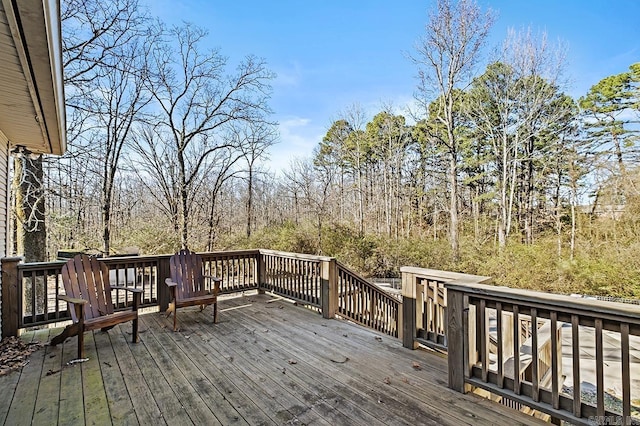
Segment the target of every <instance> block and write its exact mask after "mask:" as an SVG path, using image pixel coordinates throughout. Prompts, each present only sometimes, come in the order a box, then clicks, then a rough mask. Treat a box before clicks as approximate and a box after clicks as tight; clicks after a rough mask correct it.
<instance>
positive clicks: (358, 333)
mask: <svg viewBox="0 0 640 426" xmlns="http://www.w3.org/2000/svg"><path fill="white" fill-rule="evenodd" d="M219 306H220V309H221V312H220V321H219V323H218V324H215V325H213V324H211V312H210V311H209V309H211V307H209V308H207V310H206V311H205V312H203V313H201V312H199V311H198V309H197V308H196V309H183V310H182V311H181V312H180V314H181V315H180V316H179V321H180V325H181V330H180V331H179V332H175V333H174V332H173V331H171V325H170V319H167V318H165V317H164V315H162V314H160V313H149V314H145V315H142V316H141V318H140V319H141V321H140V322H141V326H140V329H141V333H140V343H138V344H132V343H130V337H131V336H130V332H131V325H130V324H125V325H121V326H117V327H116V328H114V329H113V330H111V331H110V332H108V333H102V332H99V331H98V332H95V333H93V334H92V333H87V334H86V339H85V349H86V354H87V356H88V358H89V360H88V361H86V362H83V363H76V364H70V365H69V364H68V363H69V362H70V361H71V360H73V359H74V357H75V355H76V338H72V339H69V340H67V342H66V343H65V344H64V345H60V346H58V347H49V346H46V347H45V348H44V349H40V350H38V351H37V352H35V353H34V354H32V355H31V357H30V361H29V363H28V364H27V365H26V366H25V367H24V368H23V369H22V370H21V371H18V372H13V373H11V374H9V375H7V376H3V377H0V388H2V397H1V398H0V424H7V425H20V424H89V423H91V424H154V425H156V424H180V425H182V424H207V425H211V424H223V425H228V424H252V425H253V424H327V425H352V424H366V425H383V424H384V425H387V424H412V425H414V424H438V425H441V424H450V425H460V424H473V425H482V424H506V423H508V424H540V423H542V422H541V421H540V420H538V419H535V418H532V417H528V416H526V415H524V414H522V413H520V412H517V411H514V410H512V409H510V408H507V407H504V406H502V405H500V404H497V403H494V402H491V401H489V400H486V399H483V398H480V397H478V396H474V395H473V394H460V393H458V392H455V391H453V390H450V389H449V388H448V387H447V374H448V373H447V361H446V358H444V357H442V356H441V355H438V354H436V353H432V352H428V351H426V350H416V351H411V350H407V349H404V348H403V347H402V343H401V342H400V341H399V340H397V339H393V338H391V337H388V336H386V335H383V334H380V333H377V332H374V331H371V330H368V329H366V328H364V327H360V326H357V325H354V324H352V323H349V322H347V321H342V320H327V319H323V318H322V317H321V316H320V315H318V314H315V313H313V312H311V311H309V310H307V309H304V308H302V307H298V306H294V305H293V304H292V303H290V302H287V301H284V300H281V299H278V298H274V297H272V296H269V295H257V294H256V295H250V296H243V297H235V298H228V299H222V300H221V301H220V302H219ZM57 332H59V329H45V330H38V331H35V332H28V333H25V334H24V335H23V339H27V340H30V339H33V340H36V341H41V342H47V341H48V340H49V339H50V338H51V337H52V336H54V335H55V334H57Z"/></svg>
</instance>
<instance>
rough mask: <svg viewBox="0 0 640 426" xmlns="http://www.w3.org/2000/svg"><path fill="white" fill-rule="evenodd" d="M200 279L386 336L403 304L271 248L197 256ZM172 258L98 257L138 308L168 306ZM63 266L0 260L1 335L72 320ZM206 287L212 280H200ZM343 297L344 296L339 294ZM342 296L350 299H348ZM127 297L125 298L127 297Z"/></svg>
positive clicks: (317, 261) (314, 260)
mask: <svg viewBox="0 0 640 426" xmlns="http://www.w3.org/2000/svg"><path fill="white" fill-rule="evenodd" d="M200 255H201V256H202V260H203V266H204V273H205V275H207V276H216V277H219V278H221V279H222V283H221V292H222V294H225V293H237V292H242V291H247V290H256V289H257V290H260V291H270V292H273V293H274V294H277V295H280V296H283V297H286V298H288V299H292V300H295V301H297V302H299V303H300V304H301V305H304V306H307V307H311V308H314V309H315V310H317V311H320V312H321V313H322V314H323V316H325V317H326V318H333V317H335V316H336V315H340V316H342V317H345V318H349V319H351V320H354V321H356V322H359V323H361V324H363V325H365V326H367V327H370V328H373V329H376V330H379V331H382V332H384V333H387V334H389V335H392V336H399V331H398V319H399V315H400V314H399V312H400V311H401V303H400V302H399V301H398V300H395V299H394V298H393V297H391V296H387V295H386V294H384V293H383V292H382V291H380V290H379V289H377V287H375V286H374V285H373V284H370V283H368V282H367V281H365V280H364V279H363V278H361V277H359V276H358V275H357V274H355V273H353V272H351V271H349V270H348V269H347V268H345V267H344V266H342V265H340V267H338V263H337V262H336V260H335V259H334V258H331V257H324V256H312V255H305V254H297V253H287V252H278V251H272V250H239V251H226V252H212V253H200ZM169 258H170V255H160V256H129V257H111V258H105V259H100V261H101V262H104V263H105V264H106V265H107V266H108V267H109V271H110V278H111V283H112V284H113V285H116V284H117V285H126V286H129V287H136V288H139V289H141V290H142V294H143V296H142V306H143V307H153V306H159V307H160V309H161V310H164V309H166V308H167V306H168V303H169V295H168V292H167V288H166V286H165V285H164V280H165V278H167V277H168V276H169V275H170V271H169ZM63 265H64V262H47V263H21V262H20V258H5V259H3V260H2V274H3V275H2V335H3V337H4V336H10V335H16V334H17V332H18V330H19V329H22V328H26V327H32V326H41V325H45V324H50V323H56V322H61V321H67V320H69V319H70V316H69V313H68V312H67V304H66V302H61V301H59V300H58V299H57V296H58V295H59V294H61V293H64V288H63V285H62V280H61V278H60V271H61V269H62V266H63ZM205 285H208V286H210V285H211V283H210V282H205ZM341 292H342V296H340V293H341ZM347 293H350V296H348V297H347ZM112 296H113V299H114V303H115V304H116V308H118V309H124V308H125V307H126V306H127V305H129V304H130V303H132V300H131V296H128V295H127V292H124V291H120V290H114V293H113V295H112ZM127 297H129V299H127Z"/></svg>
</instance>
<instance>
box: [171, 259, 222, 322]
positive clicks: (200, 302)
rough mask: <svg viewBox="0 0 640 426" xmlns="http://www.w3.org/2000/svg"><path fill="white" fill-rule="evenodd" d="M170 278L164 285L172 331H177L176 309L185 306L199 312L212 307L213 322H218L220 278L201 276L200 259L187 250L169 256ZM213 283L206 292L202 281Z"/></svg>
mask: <svg viewBox="0 0 640 426" xmlns="http://www.w3.org/2000/svg"><path fill="white" fill-rule="evenodd" d="M169 263H170V268H171V278H167V279H166V280H165V283H166V284H167V285H168V286H169V291H170V293H171V303H170V304H169V308H168V309H167V317H168V316H169V315H171V314H172V313H173V331H177V330H178V315H177V311H178V308H183V307H185V306H200V311H202V310H203V309H204V307H205V306H208V305H213V322H214V324H215V323H216V322H218V303H217V301H218V293H219V292H220V282H221V281H222V280H221V279H220V278H216V277H211V276H205V275H203V274H202V258H201V257H200V256H199V255H198V254H196V253H192V252H190V251H189V250H180V251H179V252H178V253H176V254H174V255H173V256H171V259H170V260H169ZM205 278H210V279H211V280H212V281H213V288H212V289H211V290H207V289H206V287H205V284H204V281H205V280H204V279H205Z"/></svg>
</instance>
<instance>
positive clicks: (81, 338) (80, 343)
mask: <svg viewBox="0 0 640 426" xmlns="http://www.w3.org/2000/svg"><path fill="white" fill-rule="evenodd" d="M82 358H84V332H83V331H82V330H81V331H80V333H78V359H82Z"/></svg>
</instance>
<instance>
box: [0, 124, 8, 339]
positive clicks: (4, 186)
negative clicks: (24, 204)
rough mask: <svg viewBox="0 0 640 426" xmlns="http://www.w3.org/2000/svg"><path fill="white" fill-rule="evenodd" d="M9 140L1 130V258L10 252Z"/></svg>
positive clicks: (0, 279)
mask: <svg viewBox="0 0 640 426" xmlns="http://www.w3.org/2000/svg"><path fill="white" fill-rule="evenodd" d="M9 211H10V210H9V141H7V138H6V137H5V136H4V134H3V133H2V132H1V131H0V258H2V257H5V256H6V255H7V253H8V252H9V249H8V245H9V238H8V236H7V232H8V229H9ZM1 301H2V274H0V302H1ZM1 329H2V303H0V330H1Z"/></svg>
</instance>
